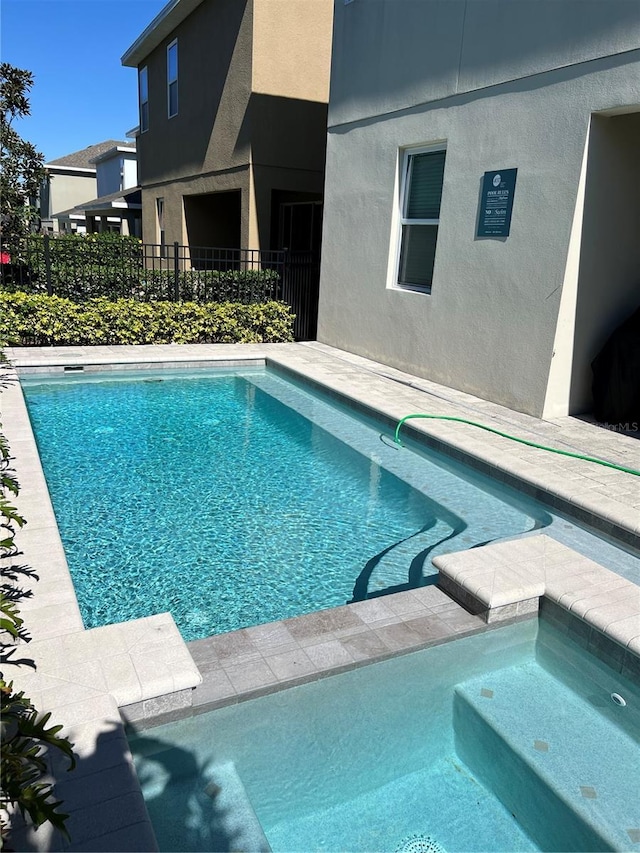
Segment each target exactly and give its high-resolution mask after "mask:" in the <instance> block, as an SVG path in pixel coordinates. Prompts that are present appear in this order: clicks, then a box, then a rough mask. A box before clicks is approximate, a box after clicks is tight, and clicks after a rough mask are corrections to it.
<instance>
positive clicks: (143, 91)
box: [138, 65, 149, 133]
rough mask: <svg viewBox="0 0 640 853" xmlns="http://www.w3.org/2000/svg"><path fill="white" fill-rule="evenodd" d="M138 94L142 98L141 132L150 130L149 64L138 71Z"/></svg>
mask: <svg viewBox="0 0 640 853" xmlns="http://www.w3.org/2000/svg"><path fill="white" fill-rule="evenodd" d="M138 95H139V98H140V133H144V132H145V130H149V76H148V74H147V66H146V65H145V67H144V68H141V69H140V71H139V73H138Z"/></svg>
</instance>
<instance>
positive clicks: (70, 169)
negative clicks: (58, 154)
mask: <svg viewBox="0 0 640 853" xmlns="http://www.w3.org/2000/svg"><path fill="white" fill-rule="evenodd" d="M44 168H45V169H46V170H47V171H48V172H50V173H51V172H55V171H58V170H59V171H61V172H89V173H90V174H88V175H87V176H86V177H87V178H93V177H95V174H96V170H95V169H92V168H91V166H58V165H56V164H55V163H53V164H50V163H45V164H44Z"/></svg>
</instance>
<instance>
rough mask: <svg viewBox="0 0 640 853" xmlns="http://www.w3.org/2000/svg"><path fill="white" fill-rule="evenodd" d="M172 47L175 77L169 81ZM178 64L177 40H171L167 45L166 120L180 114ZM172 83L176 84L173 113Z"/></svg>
mask: <svg viewBox="0 0 640 853" xmlns="http://www.w3.org/2000/svg"><path fill="white" fill-rule="evenodd" d="M172 47H175V49H176V76H175V79H174V80H170V79H169V51H170V50H171V48H172ZM179 62H180V57H179V54H178V39H177V38H175V39H173V41H170V42H169V44H168V45H167V117H168V118H175V117H176V116H177V115H178V113H179V112H180V100H179V98H178V78H179V76H180V72H179V67H178V66H179ZM173 83H175V84H176V111H175V113H172V112H171V86H172V85H173Z"/></svg>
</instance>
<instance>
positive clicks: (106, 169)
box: [96, 153, 137, 198]
mask: <svg viewBox="0 0 640 853" xmlns="http://www.w3.org/2000/svg"><path fill="white" fill-rule="evenodd" d="M96 175H97V181H98V198H100V197H102V196H105V195H111V193H115V192H119V191H120V190H125V189H128V188H129V187H135V185H136V184H137V161H136V155H135V154H129V155H126V154H122V153H119V154H115V155H114V156H113V157H109V158H108V159H105V160H101V161H100V162H99V163H97V164H96Z"/></svg>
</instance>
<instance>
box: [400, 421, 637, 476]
mask: <svg viewBox="0 0 640 853" xmlns="http://www.w3.org/2000/svg"><path fill="white" fill-rule="evenodd" d="M411 418H428V419H429V420H434V421H456V422H457V423H460V424H468V425H469V426H474V427H478V429H484V430H486V431H487V432H492V433H495V435H499V436H501V437H502V438H508V439H509V440H510V441H517V442H518V443H519V444H526V445H527V447H535V448H537V449H538V450H548V451H549V453H559V454H560V456H570V457H571V458H572V459H582V461H583V462H595V464H596V465H604V466H605V467H606V468H613V469H614V470H616V471H623V472H624V473H625V474H633V476H634V477H640V471H636V470H635V469H634V468H625V467H624V466H623V465H616V464H615V463H614V462H605V460H604V459H597V458H596V457H594V456H583V455H582V454H581V453H571V452H570V451H569V450H558V449H557V448H555V447H545V445H544V444H536V442H535V441H527V440H526V439H525V438H516V437H515V436H514V435H509V433H507V432H500V430H499V429H493V427H488V426H485V425H484V424H479V423H476V421H468V420H467V419H466V418H454V417H452V416H451V415H422V414H415V415H405V416H404V418H402V419H401V420H400V421H398V426H397V427H396V431H395V435H394V437H393V440H394V442H395V443H396V444H398V445H400V447H402V442H401V441H400V427H401V426H402V424H403V423H404V422H405V421H408V420H410V419H411Z"/></svg>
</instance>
